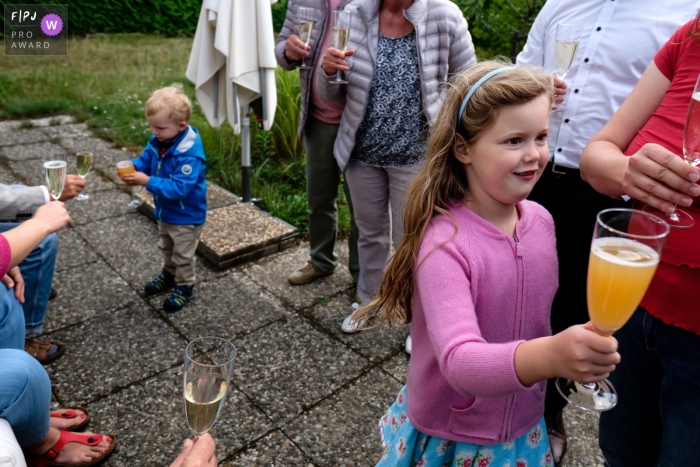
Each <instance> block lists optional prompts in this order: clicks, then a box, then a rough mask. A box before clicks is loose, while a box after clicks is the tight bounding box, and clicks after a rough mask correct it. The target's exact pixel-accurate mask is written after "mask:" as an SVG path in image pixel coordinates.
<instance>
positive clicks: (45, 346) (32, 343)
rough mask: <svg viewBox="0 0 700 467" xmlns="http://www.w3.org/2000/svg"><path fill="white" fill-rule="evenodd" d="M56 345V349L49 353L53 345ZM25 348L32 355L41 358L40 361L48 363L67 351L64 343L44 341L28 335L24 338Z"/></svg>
mask: <svg viewBox="0 0 700 467" xmlns="http://www.w3.org/2000/svg"><path fill="white" fill-rule="evenodd" d="M52 345H55V346H56V351H55V352H54V353H52V354H50V355H49V350H51V346H52ZM24 350H25V351H26V352H27V353H28V354H29V355H31V356H32V357H34V358H36V359H37V360H39V363H41V364H42V365H46V364H48V363H51V362H53V361H54V360H56V359H57V358H59V357H61V356H62V355H63V353H64V352H65V351H66V349H65V347H63V345H61V344H58V343H56V342H49V341H42V340H39V339H37V338H36V337H28V338H26V339H25V340H24Z"/></svg>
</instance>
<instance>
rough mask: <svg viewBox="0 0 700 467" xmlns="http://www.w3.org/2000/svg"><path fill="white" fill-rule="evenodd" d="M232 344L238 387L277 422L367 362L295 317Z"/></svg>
mask: <svg viewBox="0 0 700 467" xmlns="http://www.w3.org/2000/svg"><path fill="white" fill-rule="evenodd" d="M236 345H237V348H238V357H237V359H238V360H237V365H236V368H235V370H234V373H235V378H236V383H237V384H238V387H239V389H240V390H241V391H243V392H244V393H245V394H246V395H247V396H248V397H250V399H251V400H252V401H253V403H254V404H255V405H256V406H257V407H259V408H261V409H262V410H264V411H265V413H266V414H267V415H268V416H269V417H270V418H272V419H273V420H274V421H276V422H277V423H278V425H279V424H281V423H284V422H287V421H290V420H291V419H293V418H294V417H295V416H297V415H298V414H299V413H301V412H302V411H303V410H305V409H306V408H308V407H311V406H312V405H314V404H316V403H318V402H319V401H321V400H322V399H323V398H325V397H327V396H328V395H330V393H331V392H333V391H335V390H337V389H339V388H340V387H341V386H343V385H344V384H346V383H348V382H349V381H351V380H353V379H354V378H356V377H357V376H358V375H359V374H360V373H361V371H362V370H363V368H365V366H366V365H367V360H365V359H363V358H361V357H360V356H358V355H357V354H356V353H354V352H352V351H351V350H350V349H348V348H347V347H346V346H344V345H343V344H341V343H339V342H337V341H335V340H333V339H330V338H329V337H328V336H326V335H325V334H323V333H321V332H319V331H317V330H316V329H314V328H313V327H312V326H311V325H309V324H308V323H307V322H306V321H304V320H303V319H301V318H298V317H290V318H289V319H285V320H279V321H276V322H274V323H272V324H270V325H269V326H265V327H263V328H261V329H259V330H257V331H255V332H253V333H250V334H248V335H246V336H243V337H241V338H240V339H238V340H237V342H236Z"/></svg>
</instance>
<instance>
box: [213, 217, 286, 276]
mask: <svg viewBox="0 0 700 467" xmlns="http://www.w3.org/2000/svg"><path fill="white" fill-rule="evenodd" d="M297 235H298V231H297V229H296V228H294V227H292V226H291V225H289V224H287V223H286V222H283V221H281V220H280V219H277V218H275V217H272V216H271V215H269V214H268V213H266V212H264V211H261V210H260V209H258V208H256V207H255V206H253V205H251V204H248V203H240V204H236V205H231V206H226V207H223V208H219V209H215V210H213V211H209V212H208V213H207V223H206V224H205V225H204V229H203V230H202V236H201V237H200V241H201V243H200V247H199V251H201V252H202V254H203V255H204V256H205V257H206V258H207V259H209V260H210V261H211V262H212V263H213V264H215V265H217V266H221V265H222V263H223V262H226V264H227V265H229V266H230V265H232V264H233V261H232V260H235V259H236V258H240V257H241V256H243V255H248V256H247V257H245V259H243V261H245V260H249V259H250V255H249V254H250V253H253V252H256V251H259V250H262V249H263V248H266V247H270V246H272V245H278V251H279V245H280V243H281V242H283V241H285V240H288V239H290V238H294V237H296V236H297ZM268 250H270V249H269V248H268ZM268 250H266V251H265V252H266V253H268V254H269V253H271V252H272V251H268ZM260 256H262V255H260Z"/></svg>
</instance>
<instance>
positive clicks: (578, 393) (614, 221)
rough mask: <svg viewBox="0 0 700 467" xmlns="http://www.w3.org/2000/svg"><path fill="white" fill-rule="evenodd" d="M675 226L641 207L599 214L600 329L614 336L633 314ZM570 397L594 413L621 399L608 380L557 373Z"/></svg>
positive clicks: (591, 279)
mask: <svg viewBox="0 0 700 467" xmlns="http://www.w3.org/2000/svg"><path fill="white" fill-rule="evenodd" d="M669 231H670V228H669V225H668V224H667V223H666V222H664V221H663V220H662V219H661V218H660V217H657V216H654V215H652V214H649V213H646V212H643V211H638V210H636V209H627V208H616V209H606V210H605V211H601V212H599V213H598V217H597V218H596V225H595V230H594V232H593V241H592V242H591V253H590V259H589V263H588V280H587V292H586V295H587V297H586V298H587V302H588V316H589V317H590V319H591V323H592V324H593V327H594V328H595V331H596V332H597V333H598V334H600V335H604V336H610V335H612V334H613V333H614V332H615V331H617V330H618V329H620V328H621V327H622V326H624V324H625V323H626V322H627V321H628V320H629V319H630V318H631V317H632V314H633V313H634V311H635V310H636V309H637V307H638V306H639V303H640V302H641V301H642V297H644V294H645V293H646V291H647V288H648V287H649V284H650V283H651V280H652V278H653V277H654V273H655V272H656V267H657V265H658V264H659V258H660V257H661V251H662V250H663V247H664V243H665V242H666V236H667V235H668V233H669ZM556 386H557V389H558V390H559V392H560V393H561V395H562V396H563V397H564V399H566V400H567V401H569V402H571V403H572V404H573V405H575V406H576V407H578V408H581V409H584V410H590V411H594V412H604V411H606V410H610V409H612V408H613V407H615V405H616V404H617V393H616V392H615V388H614V387H613V385H612V384H611V383H610V381H608V380H607V379H605V380H602V381H598V382H596V383H586V384H584V383H578V382H576V381H570V380H567V379H565V378H557V381H556Z"/></svg>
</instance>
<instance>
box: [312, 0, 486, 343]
mask: <svg viewBox="0 0 700 467" xmlns="http://www.w3.org/2000/svg"><path fill="white" fill-rule="evenodd" d="M346 9H348V10H350V12H351V15H352V17H351V21H350V42H349V45H348V50H347V51H346V52H341V51H340V50H337V49H334V48H329V49H328V50H326V52H325V54H324V56H323V60H322V62H321V69H320V70H319V71H318V73H317V82H316V84H317V87H318V91H319V94H320V95H321V96H322V97H323V98H324V99H326V100H329V101H336V100H338V99H341V98H343V97H345V99H346V104H345V110H344V111H343V115H342V118H341V122H340V128H339V130H338V136H337V137H336V140H335V145H334V155H335V158H336V160H337V162H338V165H339V166H340V168H341V170H343V171H344V173H345V177H346V179H347V181H348V184H349V187H350V194H351V196H352V199H353V204H354V210H355V221H356V223H357V226H358V228H359V231H360V239H359V242H358V247H359V248H358V249H359V257H360V278H359V281H358V284H357V289H358V295H359V297H360V299H361V300H362V302H367V301H369V299H370V298H371V297H373V296H374V295H375V293H376V292H377V289H378V287H379V283H380V281H381V278H382V273H383V271H384V267H385V265H386V262H387V260H388V259H389V254H390V245H391V243H392V242H393V244H394V246H395V247H396V246H397V245H398V243H399V241H400V240H401V236H402V235H403V221H402V208H403V196H404V193H405V192H406V189H407V188H408V184H409V182H410V181H411V179H412V178H413V176H414V175H415V174H416V173H417V172H418V169H419V167H420V164H421V163H422V161H423V152H424V149H425V141H426V137H427V129H428V125H430V124H431V123H432V122H433V120H434V118H435V116H436V115H437V111H438V108H439V107H440V103H441V102H442V98H443V94H444V91H445V84H446V81H447V79H448V78H449V76H450V75H451V74H454V73H458V72H460V71H462V70H464V69H466V68H469V67H470V66H472V65H474V64H475V63H476V56H475V55H474V46H473V45H472V41H471V36H470V34H469V31H468V29H467V22H466V20H465V19H464V16H463V15H462V12H461V11H460V10H459V8H457V6H456V5H455V4H454V3H452V2H450V1H449V0H355V1H353V2H351V3H350V4H349V5H348V7H346ZM339 70H342V71H345V70H348V71H347V72H346V73H345V79H346V80H347V82H348V84H335V83H333V81H332V79H334V78H335V74H336V73H337V72H338V71H339ZM355 306H356V305H355ZM364 324H365V323H364V322H358V321H355V320H353V319H352V315H350V316H348V317H347V318H345V320H344V321H343V325H342V329H343V331H344V332H347V333H352V332H356V331H358V330H359V329H361V328H362V327H363V326H364ZM406 347H407V349H406V350H407V351H408V352H409V353H410V336H409V340H407V343H406Z"/></svg>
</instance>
